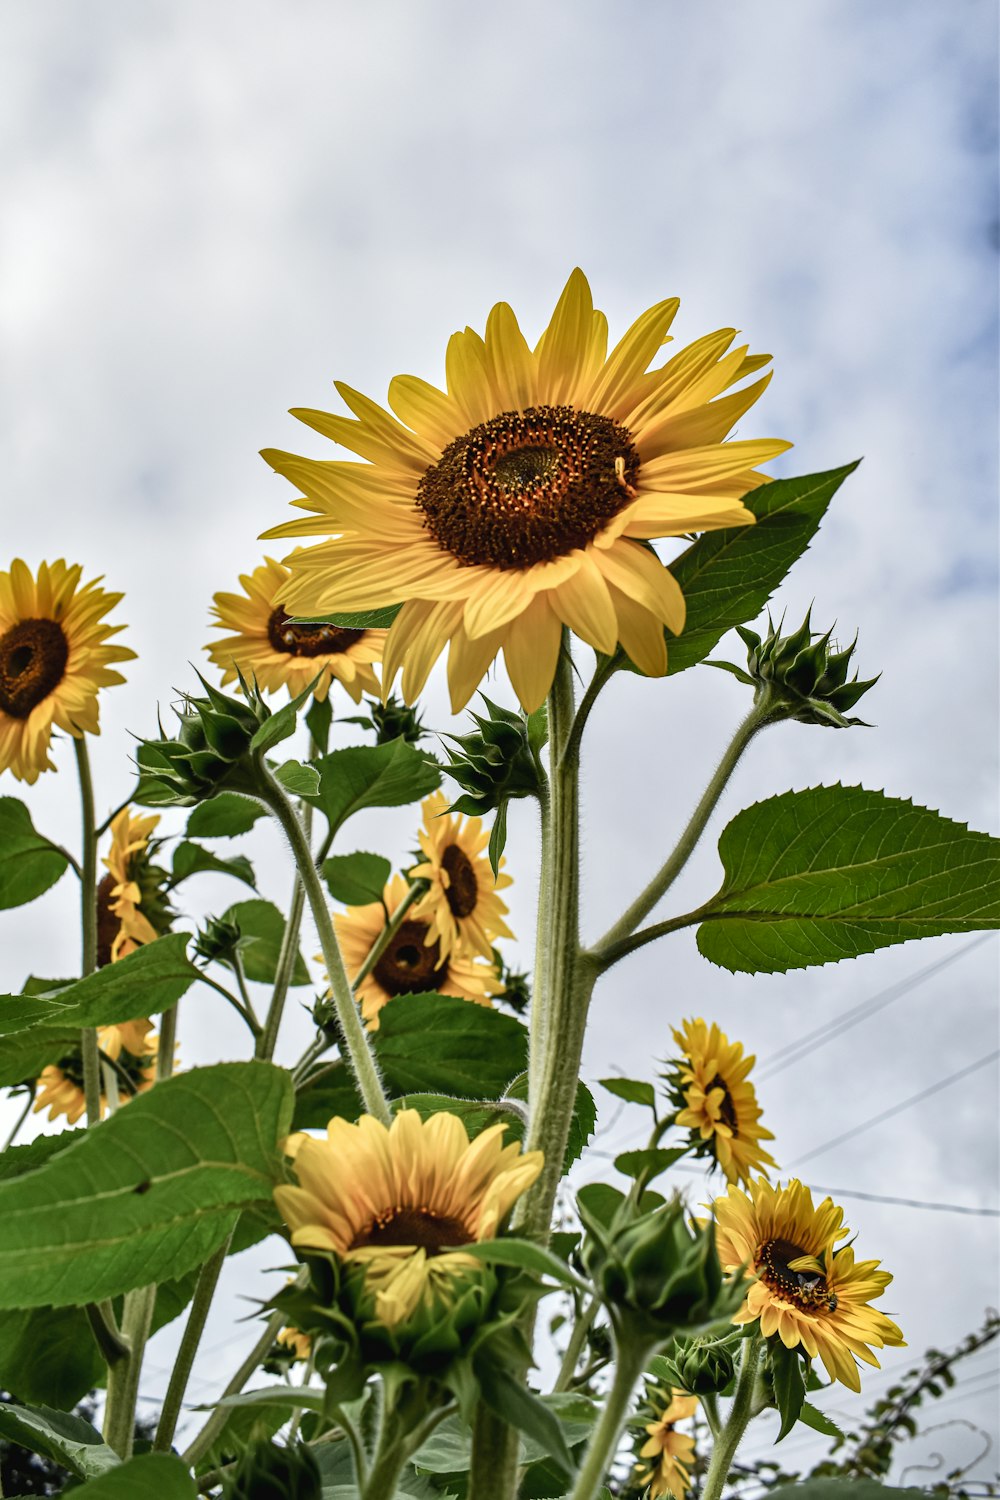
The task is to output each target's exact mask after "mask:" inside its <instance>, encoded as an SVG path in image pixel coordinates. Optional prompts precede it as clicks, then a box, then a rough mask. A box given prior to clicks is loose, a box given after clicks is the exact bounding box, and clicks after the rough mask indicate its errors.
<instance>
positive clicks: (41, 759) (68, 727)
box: [0, 558, 135, 782]
mask: <svg viewBox="0 0 1000 1500" xmlns="http://www.w3.org/2000/svg"><path fill="white" fill-rule="evenodd" d="M82 573H83V569H82V568H81V567H80V566H79V564H77V565H76V566H74V567H68V566H67V564H66V563H65V562H63V561H62V559H61V558H60V559H59V561H58V562H54V563H42V565H41V566H40V568H39V569H38V576H37V578H35V577H33V576H32V573H31V570H30V568H29V567H28V565H27V564H26V563H24V562H22V561H21V559H20V558H15V560H14V562H12V563H11V566H10V572H9V573H5V572H0V771H6V770H9V771H12V772H13V774H14V775H15V776H16V777H17V779H18V780H19V781H27V782H33V781H37V779H38V776H39V774H40V773H41V772H42V771H52V770H54V769H55V767H54V765H53V762H52V761H51V760H50V758H49V746H50V743H51V740H52V731H53V729H61V730H63V732H64V733H65V734H71V735H73V736H74V738H76V739H79V738H80V737H81V736H82V735H84V734H98V733H99V732H100V731H99V726H98V705H97V695H98V692H99V691H100V689H101V688H103V687H110V686H111V685H112V684H113V683H116V682H124V681H125V679H124V677H123V676H122V675H121V673H120V672H117V671H115V670H114V668H113V666H112V663H114V662H123V661H129V660H130V659H131V658H132V657H134V656H135V652H134V651H130V650H129V649H128V647H127V646H117V645H111V644H109V642H110V640H111V637H112V636H113V635H117V634H118V632H119V631H120V630H124V628H125V627H124V625H109V624H107V622H106V621H105V619H104V616H105V615H106V614H107V613H108V611H109V610H111V609H113V608H114V606H115V605H116V604H117V603H118V601H119V600H120V599H121V597H122V595H121V594H109V593H106V592H105V590H104V589H102V588H99V587H98V584H99V583H100V579H94V580H93V581H92V582H91V583H86V584H83V585H82V586H81V584H80V577H81V575H82Z"/></svg>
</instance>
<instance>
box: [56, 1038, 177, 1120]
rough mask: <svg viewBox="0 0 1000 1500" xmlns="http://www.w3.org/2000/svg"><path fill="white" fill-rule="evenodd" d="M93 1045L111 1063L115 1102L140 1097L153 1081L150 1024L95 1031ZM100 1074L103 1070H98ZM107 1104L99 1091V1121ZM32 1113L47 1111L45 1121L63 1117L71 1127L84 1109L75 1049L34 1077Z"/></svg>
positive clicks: (79, 1060) (153, 1042)
mask: <svg viewBox="0 0 1000 1500" xmlns="http://www.w3.org/2000/svg"><path fill="white" fill-rule="evenodd" d="M97 1045H98V1047H99V1049H100V1051H101V1052H102V1053H103V1054H104V1056H105V1057H107V1058H109V1059H110V1061H111V1062H112V1063H113V1064H114V1067H115V1073H116V1075H117V1077H118V1081H119V1092H118V1097H119V1102H120V1103H121V1104H126V1103H127V1102H128V1100H129V1099H131V1098H132V1097H133V1095H135V1094H144V1093H145V1092H146V1090H147V1089H151V1088H152V1087H153V1084H154V1083H155V1082H156V1045H157V1039H156V1035H155V1033H154V1032H153V1023H152V1021H145V1020H140V1021H123V1022H121V1023H119V1024H118V1025H116V1026H99V1027H98V1028H97ZM102 1074H103V1069H102ZM107 1106H108V1101H107V1098H106V1097H105V1094H104V1092H103V1089H102V1092H101V1118H102V1119H103V1117H104V1113H105V1110H106V1109H107ZM33 1108H34V1112H35V1113H36V1114H37V1113H38V1111H39V1110H42V1109H47V1110H48V1112H49V1119H50V1120H56V1119H58V1118H59V1116H60V1115H65V1116H66V1119H67V1122H68V1123H69V1124H70V1125H75V1124H76V1122H77V1120H79V1119H81V1118H82V1117H83V1115H84V1114H85V1113H86V1110H87V1100H86V1097H85V1095H84V1092H83V1058H82V1056H81V1054H80V1051H79V1048H77V1049H75V1050H74V1051H73V1052H70V1053H67V1055H66V1056H65V1057H61V1058H60V1059H59V1061H58V1062H57V1063H50V1065H49V1066H48V1067H47V1068H43V1069H42V1071H41V1073H40V1074H39V1076H38V1096H37V1098H36V1099H35V1103H34V1106H33Z"/></svg>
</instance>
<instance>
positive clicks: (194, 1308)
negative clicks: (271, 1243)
mask: <svg viewBox="0 0 1000 1500" xmlns="http://www.w3.org/2000/svg"><path fill="white" fill-rule="evenodd" d="M235 1227H236V1226H235V1225H234V1226H233V1229H232V1230H230V1232H229V1234H228V1235H227V1236H226V1238H225V1240H224V1241H223V1243H222V1244H221V1245H220V1246H219V1248H218V1250H216V1252H215V1254H214V1255H213V1256H211V1257H210V1258H209V1259H208V1260H207V1261H206V1262H205V1264H204V1265H203V1266H202V1268H201V1270H200V1272H199V1273H198V1281H197V1284H196V1285H195V1289H194V1297H193V1299H192V1301H191V1311H190V1312H189V1313H188V1320H187V1323H186V1324H185V1326H184V1333H183V1336H182V1338H181V1343H180V1348H179V1349H178V1351H177V1358H176V1360H175V1361H174V1368H173V1370H172V1371H171V1372H170V1381H169V1384H168V1385H167V1394H166V1395H165V1396H164V1398H163V1406H162V1408H161V1410H160V1421H159V1425H158V1426H157V1429H156V1437H155V1438H154V1440H153V1450H154V1452H159V1453H169V1452H170V1448H171V1445H172V1444H173V1441H174V1433H175V1431H176V1430H177V1419H178V1417H179V1416H180V1413H181V1405H182V1403H183V1401H184V1393H185V1391H186V1390H187V1385H188V1381H189V1379H190V1378H191V1370H192V1368H193V1367H194V1361H195V1355H196V1354H197V1353H198V1345H199V1344H200V1343H201V1336H202V1334H203V1333H204V1331H205V1322H206V1319H207V1318H208V1310H209V1308H210V1307H211V1305H212V1298H213V1297H214V1296H215V1289H216V1287H217V1286H218V1284H219V1277H220V1275H221V1274H222V1268H223V1266H224V1265H225V1263H226V1256H227V1254H228V1253H229V1246H230V1245H231V1244H232V1240H233V1230H235Z"/></svg>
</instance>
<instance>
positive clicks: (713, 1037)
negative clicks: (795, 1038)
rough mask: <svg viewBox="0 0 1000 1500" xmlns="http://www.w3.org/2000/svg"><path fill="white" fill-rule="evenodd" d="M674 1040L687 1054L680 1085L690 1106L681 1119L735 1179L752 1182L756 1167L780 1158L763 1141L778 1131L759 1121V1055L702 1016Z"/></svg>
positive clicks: (687, 1023) (760, 1168) (761, 1168)
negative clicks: (752, 1076) (755, 1073)
mask: <svg viewBox="0 0 1000 1500" xmlns="http://www.w3.org/2000/svg"><path fill="white" fill-rule="evenodd" d="M674 1040H675V1041H676V1043H677V1045H678V1046H679V1047H680V1049H681V1052H682V1053H683V1060H682V1061H681V1064H680V1069H679V1072H678V1087H679V1092H680V1094H681V1095H682V1097H683V1100H684V1108H683V1109H682V1110H681V1111H680V1113H679V1114H678V1115H677V1117H676V1123H677V1124H678V1125H680V1126H682V1127H683V1128H685V1129H688V1130H693V1131H697V1133H698V1135H699V1137H700V1138H701V1140H702V1141H706V1142H708V1143H709V1145H710V1150H711V1152H712V1155H713V1156H714V1157H715V1159H716V1161H717V1162H718V1163H719V1166H720V1167H721V1168H722V1170H723V1172H725V1174H726V1177H727V1178H728V1180H729V1181H730V1182H737V1181H739V1182H749V1180H750V1173H751V1172H761V1173H763V1175H765V1176H766V1175H767V1168H768V1167H774V1166H776V1165H777V1163H776V1162H775V1160H774V1158H773V1157H771V1156H769V1155H768V1154H767V1152H766V1151H765V1150H764V1149H763V1148H762V1147H761V1146H760V1145H759V1144H758V1143H759V1142H760V1141H773V1140H774V1135H773V1134H772V1132H771V1131H770V1130H765V1129H764V1127H763V1126H762V1125H759V1124H758V1123H757V1122H758V1120H759V1119H760V1113H761V1112H760V1108H759V1107H758V1104H757V1095H756V1093H755V1092H754V1087H753V1084H752V1083H748V1082H747V1074H748V1073H749V1072H750V1069H751V1068H752V1067H753V1065H754V1063H755V1061H756V1058H755V1057H754V1056H753V1055H751V1056H750V1057H744V1056H743V1043H742V1042H731V1041H730V1040H729V1038H728V1037H727V1036H726V1034H725V1032H724V1031H720V1030H719V1028H718V1026H716V1025H715V1024H714V1023H713V1025H712V1026H708V1025H707V1024H706V1022H704V1021H702V1020H700V1019H699V1020H693V1021H685V1022H684V1023H683V1025H682V1026H681V1029H680V1030H679V1031H678V1030H675V1031H674Z"/></svg>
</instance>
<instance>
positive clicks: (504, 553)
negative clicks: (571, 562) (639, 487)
mask: <svg viewBox="0 0 1000 1500" xmlns="http://www.w3.org/2000/svg"><path fill="white" fill-rule="evenodd" d="M638 472H639V455H638V453H637V452H636V449H635V445H634V443H633V442H632V439H631V436H630V435H629V433H628V431H627V429H626V428H624V427H622V426H620V425H619V423H617V422H615V421H613V420H612V418H611V417H604V416H599V415H597V414H595V413H594V412H588V411H575V410H574V409H573V407H571V406H530V407H529V408H528V409H527V411H523V412H517V411H505V412H502V413H501V414H500V416H498V417H492V418H491V419H490V420H489V421H488V422H483V423H481V424H480V425H479V426H478V427H474V428H473V429H472V431H471V432H467V433H465V434H464V435H463V436H462V437H460V438H456V439H455V440H454V442H452V443H449V444H448V446H447V448H446V449H445V450H444V452H443V453H442V455H441V457H440V458H439V460H438V462H437V463H436V464H434V465H433V467H432V468H430V469H428V470H427V472H426V473H425V474H424V476H423V478H422V479H421V481H420V483H419V485H418V486H417V507H418V509H419V510H421V511H423V514H424V524H425V525H426V527H427V529H428V530H429V531H430V532H431V533H432V534H433V536H434V537H435V538H436V540H437V541H438V542H439V543H440V544H441V546H442V547H444V548H445V549H446V550H447V551H448V552H450V553H451V554H452V556H453V557H455V558H457V559H458V561H459V562H460V563H467V564H475V563H478V564H481V565H483V566H485V567H491V568H501V569H506V568H530V567H531V566H532V565H533V564H535V563H542V562H551V561H552V559H553V558H556V557H562V556H564V555H565V554H566V553H567V552H572V551H573V549H574V548H576V547H585V546H586V544H587V543H588V542H590V541H592V540H593V538H594V537H595V536H596V535H597V533H598V532H599V531H601V530H602V529H603V527H604V526H606V525H607V523H608V522H609V521H610V520H611V519H612V518H613V517H614V516H616V515H617V514H618V512H619V511H620V510H621V509H622V507H623V506H625V505H628V503H629V501H630V500H632V499H633V498H634V496H635V481H636V477H637V475H638Z"/></svg>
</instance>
